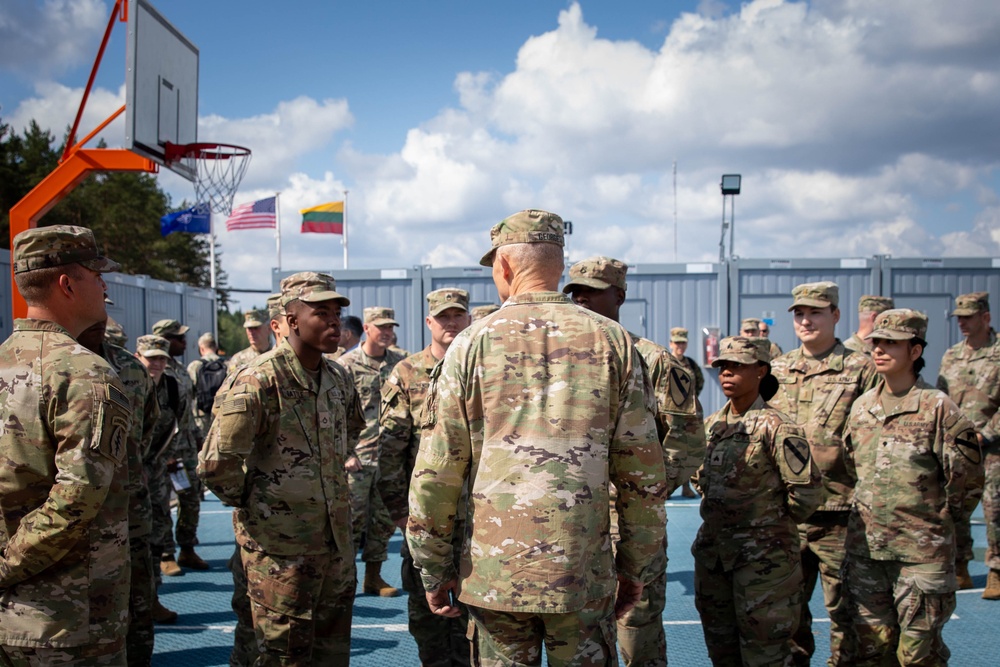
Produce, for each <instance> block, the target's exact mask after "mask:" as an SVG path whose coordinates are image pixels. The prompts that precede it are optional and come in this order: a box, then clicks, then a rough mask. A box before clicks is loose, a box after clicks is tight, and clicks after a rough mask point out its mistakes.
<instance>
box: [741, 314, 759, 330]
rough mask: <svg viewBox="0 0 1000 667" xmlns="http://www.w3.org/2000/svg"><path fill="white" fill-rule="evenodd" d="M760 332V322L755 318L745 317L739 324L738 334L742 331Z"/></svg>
mask: <svg viewBox="0 0 1000 667" xmlns="http://www.w3.org/2000/svg"><path fill="white" fill-rule="evenodd" d="M747 330H749V331H760V320H758V319H757V318H756V317H747V318H745V319H744V320H743V321H742V322H740V333H743V332H744V331H747Z"/></svg>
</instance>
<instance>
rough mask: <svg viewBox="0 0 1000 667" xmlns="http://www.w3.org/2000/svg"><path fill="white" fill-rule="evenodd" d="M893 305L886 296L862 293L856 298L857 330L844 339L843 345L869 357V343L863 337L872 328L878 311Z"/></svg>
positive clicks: (870, 352) (870, 350)
mask: <svg viewBox="0 0 1000 667" xmlns="http://www.w3.org/2000/svg"><path fill="white" fill-rule="evenodd" d="M895 307H896V305H895V303H894V302H893V300H892V299H891V298H889V297H887V296H876V295H873V294H865V295H863V296H862V297H861V298H860V299H858V330H857V331H855V332H854V333H853V334H851V337H850V338H848V339H847V340H845V341H844V347H846V348H847V349H848V350H854V351H855V352H860V353H861V354H864V355H866V356H869V357H870V356H872V346H871V343H869V342H868V341H867V340H865V337H866V336H868V334H870V333H871V332H872V329H874V327H875V318H876V317H878V315H879V313H884V312H885V311H887V310H889V309H890V308H895Z"/></svg>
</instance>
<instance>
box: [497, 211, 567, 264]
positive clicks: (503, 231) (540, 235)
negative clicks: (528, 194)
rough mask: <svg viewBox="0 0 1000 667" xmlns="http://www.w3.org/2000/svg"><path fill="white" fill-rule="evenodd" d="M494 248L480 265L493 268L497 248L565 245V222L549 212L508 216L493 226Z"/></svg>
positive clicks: (529, 212) (530, 212)
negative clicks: (522, 245)
mask: <svg viewBox="0 0 1000 667" xmlns="http://www.w3.org/2000/svg"><path fill="white" fill-rule="evenodd" d="M490 241H491V242H492V244H493V247H492V248H490V251H489V252H488V253H486V254H485V255H483V258H482V259H481V260H479V263H480V264H482V265H483V266H493V255H494V254H495V253H496V250H497V248H499V247H500V246H502V245H510V244H512V243H554V244H556V245H558V246H562V245H565V241H564V240H563V220H562V218H560V217H559V216H558V215H556V214H555V213H549V212H548V211H538V210H534V209H531V210H527V211H520V212H519V213H515V214H514V215H511V216H508V217H506V218H504V219H503V220H501V221H500V222H498V223H497V224H495V225H493V229H491V230H490Z"/></svg>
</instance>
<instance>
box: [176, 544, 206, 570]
mask: <svg viewBox="0 0 1000 667" xmlns="http://www.w3.org/2000/svg"><path fill="white" fill-rule="evenodd" d="M177 564H178V565H180V566H181V567H186V568H188V569H189V570H207V569H209V565H208V563H206V562H205V561H204V560H202V558H201V556H199V555H198V554H196V553H195V552H194V547H181V554H180V555H179V556H178V557H177Z"/></svg>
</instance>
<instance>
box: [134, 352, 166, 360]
mask: <svg viewBox="0 0 1000 667" xmlns="http://www.w3.org/2000/svg"><path fill="white" fill-rule="evenodd" d="M139 354H141V355H142V356H144V357H146V358H147V359H149V358H150V357H166V358H167V359H169V358H170V355H169V354H167V353H166V352H164V351H163V350H146V351H145V352H140V353H139Z"/></svg>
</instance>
